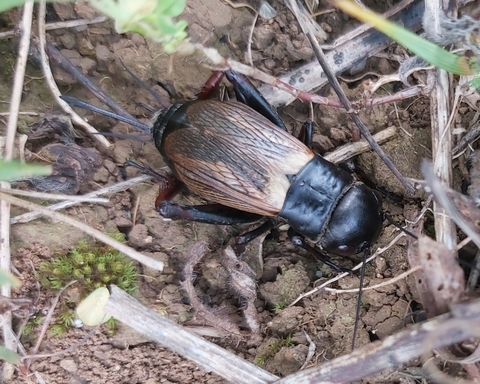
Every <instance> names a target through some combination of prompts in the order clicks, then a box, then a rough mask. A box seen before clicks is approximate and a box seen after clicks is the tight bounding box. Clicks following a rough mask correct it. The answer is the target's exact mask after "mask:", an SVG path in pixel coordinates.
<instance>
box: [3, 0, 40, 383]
mask: <svg viewBox="0 0 480 384" xmlns="http://www.w3.org/2000/svg"><path fill="white" fill-rule="evenodd" d="M32 19H33V1H32V0H28V1H27V2H26V3H25V6H24V9H23V17H22V22H21V25H20V30H21V33H22V37H21V39H20V46H19V48H18V59H17V64H16V67H15V77H14V80H13V90H12V95H11V97H10V115H9V119H8V125H7V135H6V136H7V137H6V144H5V157H4V159H5V160H6V161H9V160H11V159H12V157H13V145H14V141H15V134H16V132H17V121H18V112H19V110H20V103H21V99H22V91H23V81H24V75H25V67H26V65H27V59H28V49H29V47H30V32H31V27H32ZM0 187H2V188H10V184H9V183H0ZM10 263H11V254H10V204H9V203H8V202H7V201H0V268H1V269H2V270H3V271H6V272H9V271H10ZM1 294H2V295H3V296H7V297H10V295H11V287H10V285H8V284H7V285H3V286H2V289H1ZM11 326H12V314H11V313H10V312H7V313H5V314H4V315H3V342H4V346H5V348H8V349H12V350H13V349H16V340H15V338H14V337H11V332H8V330H9V329H11ZM13 373H14V370H13V366H12V365H11V364H9V363H6V364H5V365H4V369H3V372H2V377H3V379H4V380H6V381H7V380H10V379H11V378H12V376H13Z"/></svg>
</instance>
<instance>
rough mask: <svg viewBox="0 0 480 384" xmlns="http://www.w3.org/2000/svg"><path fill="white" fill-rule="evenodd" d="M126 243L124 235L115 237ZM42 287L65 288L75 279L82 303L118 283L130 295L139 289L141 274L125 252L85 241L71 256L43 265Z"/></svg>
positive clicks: (40, 276) (58, 257)
mask: <svg viewBox="0 0 480 384" xmlns="http://www.w3.org/2000/svg"><path fill="white" fill-rule="evenodd" d="M115 236H116V237H117V239H119V240H123V235H122V234H116V235H114V236H113V237H115ZM37 277H38V280H39V281H40V284H41V285H42V286H43V287H45V288H48V289H61V288H63V287H64V286H65V285H66V284H67V283H69V282H70V281H72V280H77V283H75V288H76V289H77V290H78V291H79V293H80V294H79V296H80V300H81V299H83V298H84V297H86V296H87V295H88V294H89V293H90V292H92V291H93V290H94V289H96V288H99V287H104V286H107V285H109V284H115V285H117V286H118V287H120V288H121V289H123V290H124V291H126V292H127V293H132V292H133V291H134V290H135V285H136V282H137V273H136V271H135V266H134V265H133V263H132V262H131V261H130V260H129V259H128V258H127V257H126V256H125V255H123V254H122V253H120V252H118V251H117V250H115V249H113V248H110V247H108V246H103V245H102V246H98V245H93V246H92V245H90V244H88V242H87V241H81V242H79V243H78V245H77V246H76V247H75V248H74V249H72V250H71V251H70V252H68V254H66V255H61V256H57V257H55V258H54V259H53V260H51V261H46V262H43V263H41V264H40V266H39V272H38V276H37Z"/></svg>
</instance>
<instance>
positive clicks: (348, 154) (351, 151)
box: [323, 127, 397, 164]
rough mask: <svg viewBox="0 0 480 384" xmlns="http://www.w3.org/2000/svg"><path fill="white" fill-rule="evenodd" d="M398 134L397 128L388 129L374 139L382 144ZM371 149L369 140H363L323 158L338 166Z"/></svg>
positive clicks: (347, 145) (374, 136) (338, 149)
mask: <svg viewBox="0 0 480 384" xmlns="http://www.w3.org/2000/svg"><path fill="white" fill-rule="evenodd" d="M396 134H397V128H396V127H388V128H386V129H384V130H383V131H381V132H378V133H377V134H375V135H373V139H374V140H375V141H376V142H377V143H379V144H381V143H384V142H386V141H388V140H389V139H391V138H392V137H393V136H395V135H396ZM371 149H372V147H371V146H370V144H368V142H367V140H365V139H362V140H360V141H356V142H354V143H348V144H345V145H342V146H341V147H338V148H337V149H335V151H333V152H330V153H327V154H326V155H325V156H323V157H324V158H325V159H327V160H328V161H331V162H332V163H336V164H338V163H341V162H342V161H345V160H348V159H351V158H352V157H355V156H358V155H360V154H361V153H364V152H367V151H370V150H371Z"/></svg>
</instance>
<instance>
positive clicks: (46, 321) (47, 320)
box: [26, 280, 76, 368]
mask: <svg viewBox="0 0 480 384" xmlns="http://www.w3.org/2000/svg"><path fill="white" fill-rule="evenodd" d="M74 283H76V280H74V281H71V282H70V283H68V284H67V285H65V287H63V288H62V289H61V290H60V291H58V292H57V294H56V295H55V298H54V299H53V302H52V304H51V305H50V308H49V310H48V312H47V316H45V319H44V321H43V324H42V329H41V330H40V334H39V335H38V339H37V342H36V343H35V345H34V347H33V349H32V354H33V355H34V354H36V353H37V352H38V350H39V348H40V345H41V343H42V341H43V338H44V337H45V334H46V333H47V329H48V326H49V325H50V322H51V321H52V317H53V312H54V311H55V308H56V306H57V304H58V300H59V299H60V295H61V294H62V293H63V292H65V290H66V289H67V288H68V287H69V286H70V285H72V284H74ZM30 364H31V360H29V361H28V362H27V363H26V365H27V368H28V367H30Z"/></svg>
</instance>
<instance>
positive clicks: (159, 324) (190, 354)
mask: <svg viewBox="0 0 480 384" xmlns="http://www.w3.org/2000/svg"><path fill="white" fill-rule="evenodd" d="M110 292H111V295H110V298H109V300H108V302H107V305H106V306H105V311H106V312H107V313H108V314H110V315H112V316H113V317H115V318H116V319H118V320H119V321H121V322H122V323H124V324H125V325H127V326H129V327H131V328H133V329H135V330H136V331H137V332H140V333H141V334H143V335H145V336H147V337H148V338H149V339H150V340H153V341H156V342H157V343H159V344H160V345H162V346H164V347H166V348H168V349H170V350H172V351H174V352H176V353H178V354H180V355H181V356H182V357H184V358H186V359H189V360H192V361H194V362H195V363H197V364H198V366H200V367H201V368H203V369H204V370H206V371H207V372H208V371H212V372H215V373H216V374H217V375H220V376H222V377H223V378H225V379H226V380H227V381H228V382H232V383H239V384H266V383H271V382H273V381H275V380H276V379H278V377H276V376H274V375H272V374H271V373H269V372H267V371H264V370H263V369H261V368H259V367H257V366H255V365H253V364H251V363H249V362H247V361H245V360H244V359H242V358H240V357H238V356H236V355H234V354H233V353H232V352H229V351H227V350H225V349H223V348H221V347H219V346H218V345H215V344H213V343H211V342H209V341H207V340H205V339H204V338H202V337H199V336H197V335H194V334H192V333H190V332H188V331H186V330H185V328H183V327H181V326H179V325H177V324H175V323H173V322H172V321H170V320H169V319H167V318H165V317H164V316H161V315H159V314H158V313H156V312H155V311H153V310H151V309H149V308H147V307H145V306H143V305H141V304H140V303H139V302H138V301H137V300H136V299H134V298H133V297H132V296H130V295H128V294H127V293H125V292H124V291H122V290H121V289H120V288H118V287H116V286H115V285H111V286H110Z"/></svg>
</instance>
